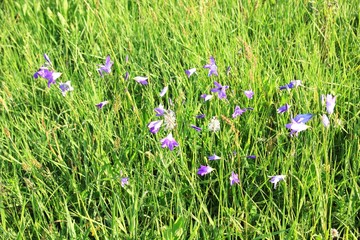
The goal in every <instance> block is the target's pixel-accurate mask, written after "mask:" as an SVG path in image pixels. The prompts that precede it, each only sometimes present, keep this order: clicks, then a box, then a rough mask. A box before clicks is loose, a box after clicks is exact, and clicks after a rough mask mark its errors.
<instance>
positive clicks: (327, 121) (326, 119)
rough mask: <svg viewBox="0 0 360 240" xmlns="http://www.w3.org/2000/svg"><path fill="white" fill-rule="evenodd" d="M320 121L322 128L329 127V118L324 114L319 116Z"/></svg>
mask: <svg viewBox="0 0 360 240" xmlns="http://www.w3.org/2000/svg"><path fill="white" fill-rule="evenodd" d="M321 121H322V123H323V124H324V127H326V128H327V127H329V126H330V120H329V118H328V117H327V116H326V115H325V114H323V115H322V116H321Z"/></svg>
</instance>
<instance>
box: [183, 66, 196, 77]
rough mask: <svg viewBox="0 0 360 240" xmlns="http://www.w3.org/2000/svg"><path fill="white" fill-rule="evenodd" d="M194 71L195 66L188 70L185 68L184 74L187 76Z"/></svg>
mask: <svg viewBox="0 0 360 240" xmlns="http://www.w3.org/2000/svg"><path fill="white" fill-rule="evenodd" d="M195 72H196V68H191V69H189V70H185V74H186V76H187V77H188V78H190V76H191V75H193V74H194V73H195Z"/></svg>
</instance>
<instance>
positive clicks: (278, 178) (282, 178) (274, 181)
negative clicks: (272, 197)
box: [268, 175, 286, 189]
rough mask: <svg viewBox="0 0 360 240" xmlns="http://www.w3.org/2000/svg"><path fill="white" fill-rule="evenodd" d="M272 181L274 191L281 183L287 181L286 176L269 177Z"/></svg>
mask: <svg viewBox="0 0 360 240" xmlns="http://www.w3.org/2000/svg"><path fill="white" fill-rule="evenodd" d="M268 177H269V178H271V179H270V182H271V183H273V184H274V189H276V185H277V183H278V182H280V181H285V177H286V175H276V176H268Z"/></svg>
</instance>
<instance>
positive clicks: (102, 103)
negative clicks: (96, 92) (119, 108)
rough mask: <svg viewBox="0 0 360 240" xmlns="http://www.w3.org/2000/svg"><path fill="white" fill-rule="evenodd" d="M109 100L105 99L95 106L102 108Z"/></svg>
mask: <svg viewBox="0 0 360 240" xmlns="http://www.w3.org/2000/svg"><path fill="white" fill-rule="evenodd" d="M108 103H109V101H103V102H101V103H98V104H96V105H95V106H96V107H97V108H98V109H102V108H103V107H104V106H105V105H106V104H108Z"/></svg>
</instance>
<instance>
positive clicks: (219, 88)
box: [211, 81, 229, 99]
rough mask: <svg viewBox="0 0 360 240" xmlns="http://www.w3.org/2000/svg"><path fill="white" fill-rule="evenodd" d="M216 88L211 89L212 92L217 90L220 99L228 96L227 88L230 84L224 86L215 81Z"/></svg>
mask: <svg viewBox="0 0 360 240" xmlns="http://www.w3.org/2000/svg"><path fill="white" fill-rule="evenodd" d="M214 85H215V88H213V89H211V92H217V93H218V97H219V98H220V99H223V98H226V92H225V91H226V89H228V88H229V86H222V85H221V84H220V83H218V82H216V81H214Z"/></svg>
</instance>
